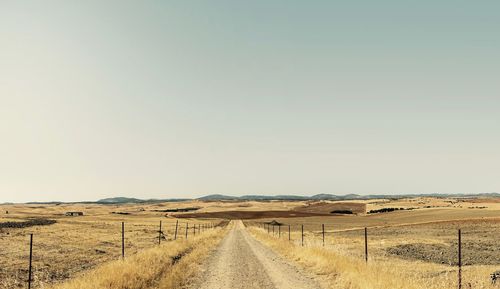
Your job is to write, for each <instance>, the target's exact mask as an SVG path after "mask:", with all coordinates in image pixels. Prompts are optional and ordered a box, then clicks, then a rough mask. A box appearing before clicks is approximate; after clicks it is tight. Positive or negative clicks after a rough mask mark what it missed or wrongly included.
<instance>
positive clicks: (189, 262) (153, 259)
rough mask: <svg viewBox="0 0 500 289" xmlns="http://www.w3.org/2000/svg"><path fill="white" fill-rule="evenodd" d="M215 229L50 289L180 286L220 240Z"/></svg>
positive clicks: (164, 287) (164, 288)
mask: <svg viewBox="0 0 500 289" xmlns="http://www.w3.org/2000/svg"><path fill="white" fill-rule="evenodd" d="M223 230H224V229H221V228H217V229H214V230H210V231H208V232H206V233H203V234H199V235H197V236H195V237H194V238H191V239H188V240H178V241H173V242H168V243H164V244H163V245H161V246H157V247H155V248H151V249H148V250H145V251H143V252H140V253H138V254H136V255H133V256H131V257H128V258H126V259H125V260H124V261H121V260H118V261H113V262H108V263H106V264H104V265H101V266H99V267H97V268H96V269H94V270H91V271H89V272H86V273H84V274H82V275H81V276H79V277H77V278H75V279H72V280H70V281H68V282H65V283H62V284H58V285H55V286H51V287H48V288H51V289H88V288H94V289H123V288H127V289H148V288H157V289H171V288H181V287H182V286H184V285H185V284H186V283H187V282H188V280H189V278H191V277H192V276H193V274H194V273H195V272H196V271H197V268H198V266H197V265H199V264H200V261H201V260H203V259H204V257H205V256H206V255H207V254H208V252H209V251H210V250H211V249H212V248H213V247H214V246H215V245H216V244H217V243H218V242H219V241H220V240H221V238H222V236H223V235H224V232H223Z"/></svg>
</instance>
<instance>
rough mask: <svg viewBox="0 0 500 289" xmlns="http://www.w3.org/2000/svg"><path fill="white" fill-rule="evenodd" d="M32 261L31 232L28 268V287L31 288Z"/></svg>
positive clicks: (31, 236) (31, 235)
mask: <svg viewBox="0 0 500 289" xmlns="http://www.w3.org/2000/svg"><path fill="white" fill-rule="evenodd" d="M32 262H33V234H30V264H29V268H28V289H31V264H32Z"/></svg>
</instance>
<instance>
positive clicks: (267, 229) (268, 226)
mask: <svg viewBox="0 0 500 289" xmlns="http://www.w3.org/2000/svg"><path fill="white" fill-rule="evenodd" d="M267 233H268V234H269V224H267Z"/></svg>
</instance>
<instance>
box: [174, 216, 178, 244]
mask: <svg viewBox="0 0 500 289" xmlns="http://www.w3.org/2000/svg"><path fill="white" fill-rule="evenodd" d="M178 227H179V220H176V221H175V235H174V240H177V228H178Z"/></svg>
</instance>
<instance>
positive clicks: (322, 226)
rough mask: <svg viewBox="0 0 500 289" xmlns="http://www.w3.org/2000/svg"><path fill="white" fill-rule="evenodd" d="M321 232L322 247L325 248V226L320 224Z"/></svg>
mask: <svg viewBox="0 0 500 289" xmlns="http://www.w3.org/2000/svg"><path fill="white" fill-rule="evenodd" d="M321 230H322V231H323V247H324V246H325V224H321Z"/></svg>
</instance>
